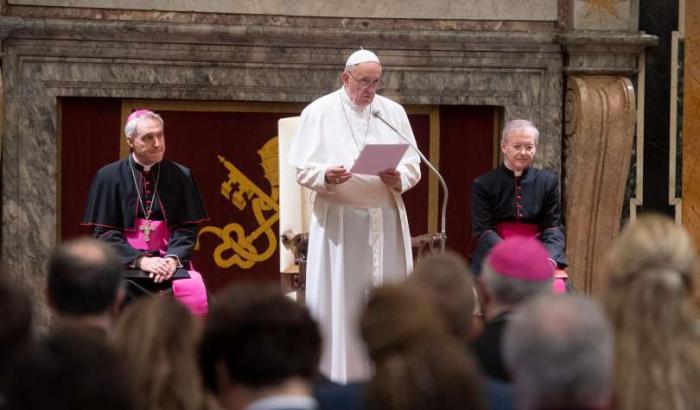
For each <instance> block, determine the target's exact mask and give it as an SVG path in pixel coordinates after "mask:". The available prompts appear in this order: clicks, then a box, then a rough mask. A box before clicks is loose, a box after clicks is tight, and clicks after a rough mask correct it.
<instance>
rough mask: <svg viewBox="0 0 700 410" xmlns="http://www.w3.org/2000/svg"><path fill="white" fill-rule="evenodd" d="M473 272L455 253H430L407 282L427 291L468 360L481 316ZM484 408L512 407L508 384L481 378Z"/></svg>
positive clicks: (502, 408) (479, 330)
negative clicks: (463, 349)
mask: <svg viewBox="0 0 700 410" xmlns="http://www.w3.org/2000/svg"><path fill="white" fill-rule="evenodd" d="M472 277H473V275H472V274H471V272H470V271H469V268H468V267H467V264H466V262H465V260H464V259H463V258H462V256H460V255H459V254H458V253H456V252H452V251H449V250H448V251H446V252H445V253H434V254H430V255H428V256H426V257H424V258H422V259H420V260H419V261H418V263H417V264H416V268H415V269H414V271H413V274H412V275H411V276H410V277H409V279H408V280H409V282H413V283H416V284H418V285H420V286H424V287H426V288H427V289H429V290H431V291H432V292H433V294H434V296H435V299H436V301H437V303H438V307H439V308H440V310H441V313H442V314H443V315H444V317H445V318H446V319H447V321H448V325H449V328H450V333H452V335H453V336H454V337H455V338H456V339H457V340H458V341H459V343H462V344H463V345H465V346H469V348H468V353H469V357H470V359H472V354H471V353H472V349H471V343H472V341H473V340H474V339H475V338H476V337H477V336H478V335H479V334H480V332H481V326H482V322H481V317H479V316H476V311H477V307H476V305H477V303H476V291H475V289H474V280H473V279H472ZM484 393H485V395H486V396H485V397H486V402H487V407H488V408H489V409H491V410H510V409H513V408H514V403H513V397H512V392H511V387H510V385H508V384H506V383H504V382H502V381H498V380H496V379H493V378H491V377H486V378H484Z"/></svg>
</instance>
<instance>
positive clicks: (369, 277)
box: [288, 88, 420, 383]
mask: <svg viewBox="0 0 700 410" xmlns="http://www.w3.org/2000/svg"><path fill="white" fill-rule="evenodd" d="M374 111H379V112H380V113H381V115H382V117H383V118H385V119H386V120H387V121H389V122H390V123H391V124H393V125H394V126H395V127H397V128H398V129H399V130H400V131H401V132H402V133H403V134H404V135H405V136H406V137H408V138H410V140H411V142H412V143H413V144H414V145H415V138H414V137H413V132H412V130H411V125H410V124H409V122H408V117H407V115H406V111H405V110H404V109H403V107H401V105H399V104H397V103H396V102H394V101H391V100H389V99H388V98H385V97H382V96H379V95H377V96H375V98H374V101H373V102H372V103H371V104H370V105H369V106H366V107H364V108H359V107H356V106H354V105H353V103H352V102H351V101H350V98H349V97H348V95H347V93H346V92H345V90H344V89H343V88H341V89H340V90H338V91H336V92H333V93H331V94H328V95H326V96H323V97H321V98H319V99H318V100H316V101H314V102H312V103H311V104H309V105H308V106H307V107H306V108H305V109H304V111H303V112H302V113H301V118H300V120H299V125H298V127H297V130H296V133H295V135H294V138H293V139H292V142H291V146H290V149H289V157H288V162H289V163H290V164H291V165H293V166H295V167H296V168H297V181H298V182H299V183H300V184H301V185H303V186H305V187H308V188H310V189H312V190H313V191H315V198H314V205H313V215H312V217H311V226H310V228H309V248H308V258H307V270H306V303H307V305H308V307H309V309H310V310H311V313H312V314H313V315H314V316H315V318H316V319H317V320H318V321H319V323H320V326H321V333H322V335H323V342H324V347H323V352H322V355H321V372H322V373H324V374H325V375H326V376H328V377H329V378H330V379H331V380H333V381H335V382H340V383H347V382H350V381H354V380H366V379H367V378H368V377H369V361H368V359H367V355H366V352H365V348H364V345H363V343H362V341H361V339H360V335H359V326H358V325H359V323H358V319H359V315H360V313H361V312H362V309H363V307H364V305H365V302H366V300H367V296H368V293H369V291H370V290H371V288H372V287H376V286H379V285H381V284H382V283H386V282H391V281H397V280H401V279H403V278H405V277H406V276H407V275H408V273H409V272H411V271H412V270H413V260H412V254H411V235H410V233H409V230H408V219H407V218H406V208H405V207H404V204H403V200H402V199H401V193H402V192H405V191H407V190H408V189H410V188H411V187H413V186H414V185H416V184H417V183H418V181H419V180H420V158H419V156H418V154H417V153H416V152H415V151H414V150H412V149H410V148H409V150H408V151H407V153H406V154H405V155H404V157H403V159H402V160H401V163H400V165H399V166H398V167H397V170H398V171H399V172H400V173H401V183H400V186H399V185H397V186H395V187H391V188H390V187H388V186H387V185H386V184H384V182H382V180H381V179H380V178H379V177H378V176H367V175H359V174H353V175H352V177H351V178H350V179H349V180H348V181H347V182H345V183H342V184H338V185H333V184H326V183H325V172H326V169H327V168H329V167H333V166H337V165H344V166H345V168H346V169H348V170H349V169H350V168H351V167H352V165H353V163H354V162H355V160H356V159H357V157H358V155H359V153H360V150H361V149H362V147H363V146H364V145H365V144H395V143H405V141H403V140H402V139H401V138H400V137H399V136H398V135H396V133H395V132H394V131H392V130H391V129H390V128H389V127H387V126H386V124H384V123H382V122H381V121H380V120H379V119H378V118H375V117H374V116H372V112H374Z"/></svg>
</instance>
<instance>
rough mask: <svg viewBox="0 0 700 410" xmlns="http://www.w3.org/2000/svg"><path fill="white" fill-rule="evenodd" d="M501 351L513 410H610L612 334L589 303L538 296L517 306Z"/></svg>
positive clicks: (602, 316) (574, 298)
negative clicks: (510, 378) (509, 377)
mask: <svg viewBox="0 0 700 410" xmlns="http://www.w3.org/2000/svg"><path fill="white" fill-rule="evenodd" d="M503 350H504V356H505V360H506V362H507V363H508V366H509V368H510V370H511V373H512V375H513V379H514V386H515V394H516V401H517V403H518V408H519V409H521V410H567V409H577V410H605V409H609V408H610V395H611V392H612V329H611V328H610V324H609V323H608V320H607V318H606V317H605V314H604V313H603V310H602V309H601V308H600V307H598V306H597V305H596V304H595V303H593V302H592V301H590V300H589V299H586V298H585V297H583V296H568V295H558V296H555V295H543V296H540V297H537V298H535V299H534V300H531V301H529V302H528V303H526V304H525V305H523V306H520V307H518V310H517V311H516V312H515V314H514V315H513V317H512V318H511V320H510V324H509V325H508V327H507V328H506V331H505V335H504V344H503Z"/></svg>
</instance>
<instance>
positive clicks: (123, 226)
mask: <svg viewBox="0 0 700 410" xmlns="http://www.w3.org/2000/svg"><path fill="white" fill-rule="evenodd" d="M163 126H164V123H163V119H162V118H161V117H160V115H158V114H156V113H154V112H152V111H149V110H138V111H135V112H133V113H131V115H129V117H128V118H127V121H126V125H125V127H124V133H125V134H126V141H127V143H128V144H129V147H130V148H131V151H132V152H131V154H129V155H128V156H127V157H126V158H124V159H121V160H119V161H117V162H113V163H111V164H109V165H106V166H104V167H103V168H102V169H100V170H99V171H98V172H97V175H95V178H94V180H93V182H92V186H91V188H90V193H89V196H88V203H87V207H86V210H85V216H84V218H83V225H89V226H92V228H93V235H94V236H95V237H97V238H99V239H102V240H104V241H106V242H108V243H110V244H111V245H112V246H114V248H115V249H116V250H117V253H118V254H119V257H120V259H121V262H122V263H123V265H124V267H125V269H126V270H125V275H124V277H125V281H126V285H127V292H128V294H129V296H130V297H134V296H137V295H140V294H149V293H158V292H165V291H167V292H169V291H172V293H173V295H174V296H175V298H177V299H178V300H180V301H181V302H182V303H183V304H185V306H187V307H188V308H189V309H190V311H191V312H192V313H193V314H195V315H203V314H205V313H207V311H208V305H207V292H206V288H205V286H204V281H203V280H202V276H201V275H200V274H199V273H198V272H196V271H195V270H194V269H193V267H192V264H191V263H190V258H191V256H192V249H193V248H194V245H195V243H196V239H197V231H198V224H199V223H200V222H202V221H204V220H206V219H207V216H206V212H205V211H204V206H203V204H202V200H201V198H200V196H199V191H198V189H197V185H196V184H195V181H194V178H193V177H192V174H191V172H190V170H189V169H187V168H185V167H184V166H182V165H180V164H177V163H175V162H172V161H169V160H167V159H163V156H164V154H165V135H164V133H163Z"/></svg>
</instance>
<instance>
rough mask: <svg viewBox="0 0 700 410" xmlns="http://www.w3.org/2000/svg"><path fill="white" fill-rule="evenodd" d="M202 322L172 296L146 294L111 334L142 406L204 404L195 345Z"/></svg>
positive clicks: (190, 409)
mask: <svg viewBox="0 0 700 410" xmlns="http://www.w3.org/2000/svg"><path fill="white" fill-rule="evenodd" d="M200 332H201V329H200V324H199V322H197V319H195V318H194V317H193V316H192V315H191V314H190V312H189V311H188V310H187V309H186V308H185V307H184V306H182V305H181V304H180V303H179V302H177V301H176V300H175V299H173V298H172V297H144V298H142V299H139V300H137V301H136V302H134V303H133V304H131V305H130V306H129V307H127V309H126V310H125V311H124V312H123V313H122V315H121V316H120V318H119V320H118V322H117V326H116V329H115V332H114V335H113V337H112V342H113V345H114V347H115V350H116V351H117V352H118V353H119V354H121V356H122V357H123V359H124V360H125V362H126V365H127V368H128V370H129V372H130V374H131V377H132V380H133V382H134V386H135V389H136V393H137V395H136V396H137V397H138V398H139V401H140V403H141V404H142V406H141V409H143V410H199V409H203V408H205V397H204V393H203V387H202V381H201V376H200V373H199V368H198V365H197V356H196V349H197V343H198V341H199V337H200Z"/></svg>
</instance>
